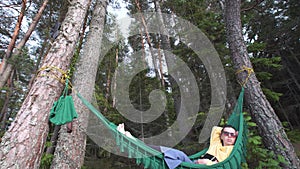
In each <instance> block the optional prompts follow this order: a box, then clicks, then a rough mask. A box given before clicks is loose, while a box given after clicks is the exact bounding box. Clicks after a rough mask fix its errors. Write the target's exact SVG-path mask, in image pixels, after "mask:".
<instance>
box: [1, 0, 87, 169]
mask: <svg viewBox="0 0 300 169" xmlns="http://www.w3.org/2000/svg"><path fill="white" fill-rule="evenodd" d="M87 5H88V1H86V0H73V1H71V5H70V7H69V11H68V13H67V16H66V18H65V20H64V22H63V24H62V32H61V34H60V35H59V36H58V37H57V39H56V41H55V42H54V44H53V46H52V47H51V50H50V51H49V53H48V55H47V56H45V59H44V62H43V64H42V67H46V66H55V67H57V68H59V69H62V70H67V69H68V67H69V64H70V61H71V58H72V56H73V53H74V49H75V46H76V42H77V40H78V37H79V33H78V32H79V31H80V29H81V26H82V23H83V20H84V16H85V14H86V9H87ZM50 71H51V70H50ZM53 73H55V74H56V75H57V76H58V77H62V75H61V74H59V73H58V72H53ZM47 75H49V71H45V70H44V71H40V72H39V74H38V76H37V77H36V79H35V82H34V83H33V85H32V87H31V89H30V91H29V93H28V95H27V97H26V99H25V100H24V102H23V104H22V106H21V108H20V110H19V112H18V113H17V116H16V117H15V120H14V121H13V123H12V124H11V126H10V128H9V130H8V131H7V132H6V133H5V135H4V136H3V138H2V142H1V145H0V166H1V168H10V169H11V168H33V169H36V168H39V164H40V161H41V156H42V152H43V150H44V145H45V142H46V138H47V135H48V131H49V126H48V121H49V112H50V109H51V107H52V105H53V102H54V100H55V99H58V97H59V95H60V93H61V91H62V89H63V85H62V84H61V83H60V81H58V80H57V79H55V78H52V77H50V76H47Z"/></svg>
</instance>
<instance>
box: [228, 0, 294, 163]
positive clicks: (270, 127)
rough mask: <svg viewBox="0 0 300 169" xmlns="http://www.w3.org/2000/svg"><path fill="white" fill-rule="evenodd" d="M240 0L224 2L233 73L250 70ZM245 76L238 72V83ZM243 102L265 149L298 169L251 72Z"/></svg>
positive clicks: (286, 140) (289, 146)
mask: <svg viewBox="0 0 300 169" xmlns="http://www.w3.org/2000/svg"><path fill="white" fill-rule="evenodd" d="M240 7H241V1H240V0H225V19H226V29H227V38H228V43H229V48H230V50H231V54H232V60H233V63H234V65H235V69H236V70H240V69H241V68H242V66H246V67H249V68H252V64H251V62H250V59H249V56H248V52H247V48H246V45H245V42H244V39H243V34H242V25H241V15H240ZM247 76H248V74H247V73H245V71H244V72H243V73H239V74H238V75H237V78H238V80H239V81H245V79H246V77H247ZM245 101H246V104H247V105H248V106H249V108H250V113H251V115H252V117H253V118H254V119H255V121H256V122H257V125H258V128H259V131H260V134H261V135H262V136H263V137H262V138H263V142H264V143H265V145H266V147H267V148H269V149H270V150H272V151H274V152H275V153H276V154H277V155H282V156H283V158H284V159H285V160H286V161H287V163H288V164H281V165H282V166H283V167H284V168H300V163H299V159H298V157H297V155H296V153H295V150H294V147H293V145H292V144H291V142H290V141H289V139H288V138H287V135H286V133H285V131H284V128H283V126H282V124H281V122H280V120H279V119H278V117H277V115H276V114H275V112H274V109H273V108H272V107H271V105H270V103H269V102H268V100H267V99H266V97H265V95H264V93H263V92H262V90H261V87H260V82H259V81H258V80H257V78H256V76H255V74H254V73H252V74H251V76H250V77H249V79H248V81H246V83H245Z"/></svg>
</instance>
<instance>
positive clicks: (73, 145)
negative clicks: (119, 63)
mask: <svg viewBox="0 0 300 169" xmlns="http://www.w3.org/2000/svg"><path fill="white" fill-rule="evenodd" d="M107 4H108V2H107V0H98V1H97V2H96V5H95V8H94V11H93V12H94V13H93V17H92V21H91V25H90V31H89V34H88V35H87V40H86V43H85V45H84V48H83V52H84V53H83V55H82V57H81V58H80V60H79V64H78V67H77V69H76V71H75V72H74V80H73V88H74V89H75V90H76V92H78V93H80V94H81V95H82V96H83V97H84V98H86V99H87V100H88V101H89V102H91V101H92V98H93V93H94V87H95V80H96V75H97V69H98V64H99V59H100V54H101V50H100V48H101V42H102V33H103V27H104V23H105V14H106V7H107ZM72 96H73V99H74V104H75V108H76V111H77V113H78V119H76V120H74V121H73V131H72V133H67V129H66V125H64V126H62V128H61V130H60V135H59V139H58V142H57V146H56V149H55V153H54V159H53V163H52V165H51V168H53V169H54V168H57V169H61V168H63V169H68V168H70V169H80V168H81V166H82V165H83V162H84V157H85V147H86V130H87V125H88V123H89V109H88V108H87V107H86V106H84V105H83V104H82V102H81V100H80V99H79V98H78V97H76V93H73V94H72Z"/></svg>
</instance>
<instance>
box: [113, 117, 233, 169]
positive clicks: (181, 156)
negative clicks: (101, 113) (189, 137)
mask: <svg viewBox="0 0 300 169" xmlns="http://www.w3.org/2000/svg"><path fill="white" fill-rule="evenodd" d="M117 130H119V131H120V132H121V133H123V134H125V135H126V136H128V137H130V138H134V137H133V136H132V135H131V134H130V132H128V131H125V129H124V124H123V123H122V124H119V125H118V127H117ZM237 135H238V131H236V129H235V128H234V127H233V126H231V125H225V126H224V127H223V128H222V127H217V126H215V127H213V129H212V132H211V137H210V146H209V148H208V150H207V152H206V154H205V155H203V156H201V158H200V159H198V160H195V161H191V160H190V159H189V158H188V156H187V155H186V154H185V153H184V152H182V151H180V150H177V149H174V148H169V147H164V146H153V145H148V146H150V147H152V148H153V149H156V150H158V151H160V152H162V153H163V154H164V158H165V162H166V163H167V165H168V167H169V168H170V169H174V168H176V167H177V166H178V165H179V164H180V163H181V162H190V163H196V164H205V165H212V164H216V163H218V162H221V161H224V160H225V159H226V158H227V157H228V156H229V155H230V153H231V151H232V149H233V146H234V144H235V141H236V138H237Z"/></svg>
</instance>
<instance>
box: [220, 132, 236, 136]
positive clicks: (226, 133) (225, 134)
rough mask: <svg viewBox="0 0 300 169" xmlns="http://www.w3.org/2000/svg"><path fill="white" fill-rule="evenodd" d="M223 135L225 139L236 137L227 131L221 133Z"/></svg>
mask: <svg viewBox="0 0 300 169" xmlns="http://www.w3.org/2000/svg"><path fill="white" fill-rule="evenodd" d="M223 134H224V136H227V137H237V134H235V133H230V132H227V131H223Z"/></svg>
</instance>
